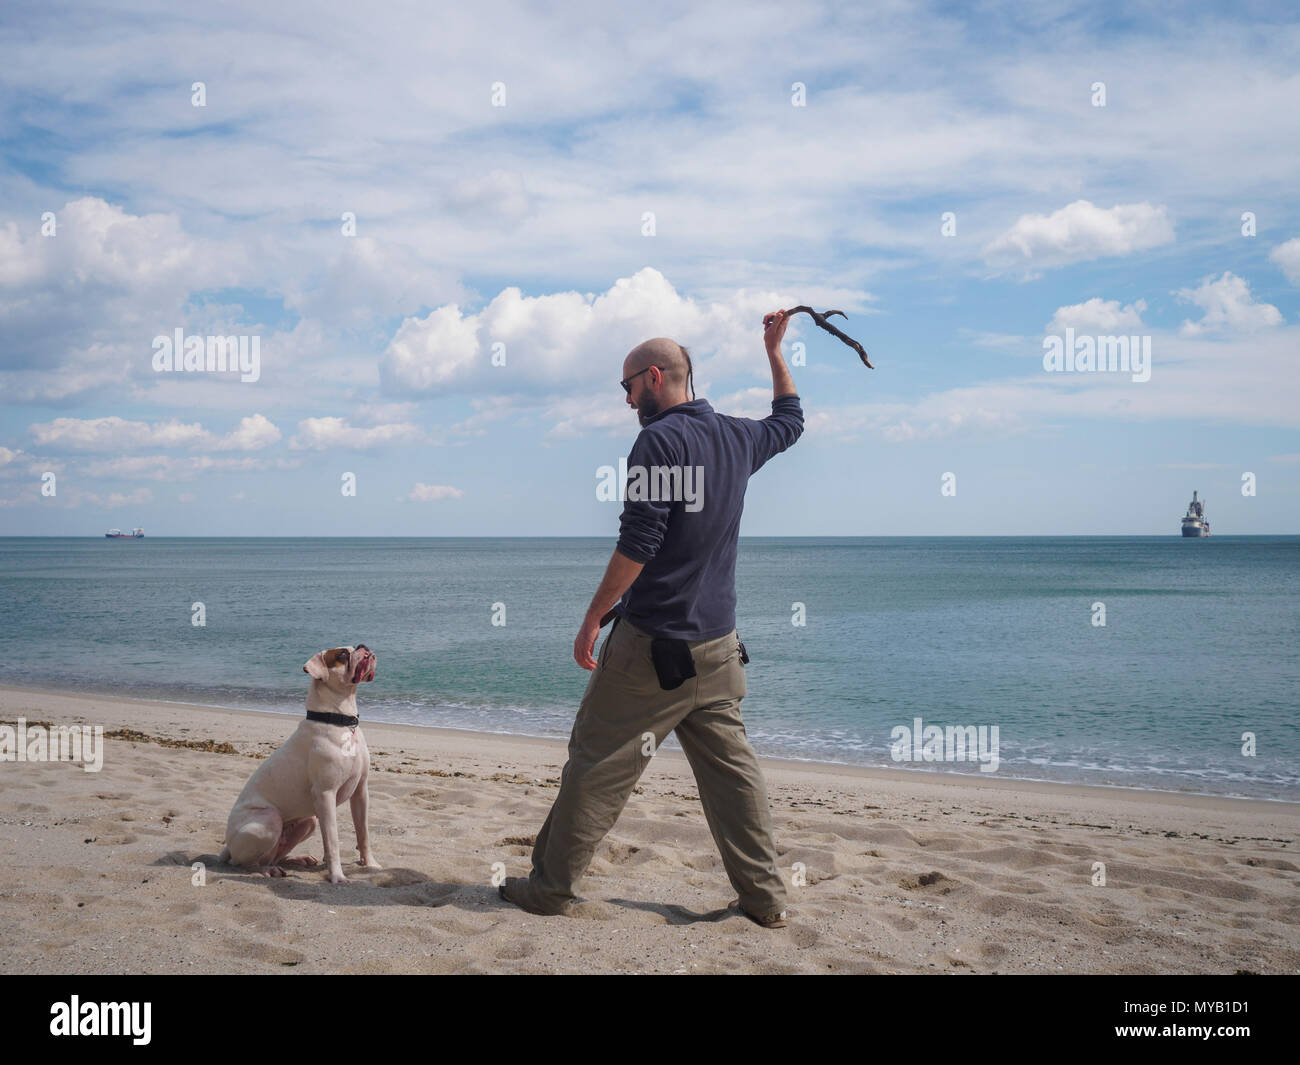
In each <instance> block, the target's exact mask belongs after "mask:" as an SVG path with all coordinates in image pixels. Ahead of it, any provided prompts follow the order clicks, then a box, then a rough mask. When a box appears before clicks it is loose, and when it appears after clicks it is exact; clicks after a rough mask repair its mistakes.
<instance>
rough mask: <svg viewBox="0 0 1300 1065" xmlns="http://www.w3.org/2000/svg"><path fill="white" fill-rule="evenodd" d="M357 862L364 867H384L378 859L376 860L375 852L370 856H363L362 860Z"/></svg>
mask: <svg viewBox="0 0 1300 1065" xmlns="http://www.w3.org/2000/svg"><path fill="white" fill-rule="evenodd" d="M357 864H358V865H360V866H361V868H362V869H382V868H383V866H382V865H380V864H379V863H378V862H377V861H375V856H374V855H373V854H371V855H368V856H366V857H363V858H362V859H361V861H359V862H358V863H357Z"/></svg>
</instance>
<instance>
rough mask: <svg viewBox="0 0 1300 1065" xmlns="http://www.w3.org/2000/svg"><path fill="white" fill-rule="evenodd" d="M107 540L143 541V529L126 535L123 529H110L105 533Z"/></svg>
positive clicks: (133, 530)
mask: <svg viewBox="0 0 1300 1065" xmlns="http://www.w3.org/2000/svg"><path fill="white" fill-rule="evenodd" d="M104 538H105V539H106V540H143V539H144V530H143V529H132V530H131V531H130V532H129V533H124V532H123V531H122V530H121V529H109V530H108V532H106V533H104Z"/></svg>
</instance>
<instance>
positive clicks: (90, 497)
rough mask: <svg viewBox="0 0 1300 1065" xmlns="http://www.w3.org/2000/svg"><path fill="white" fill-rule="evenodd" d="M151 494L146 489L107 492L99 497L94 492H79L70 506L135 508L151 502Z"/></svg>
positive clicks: (111, 508)
mask: <svg viewBox="0 0 1300 1065" xmlns="http://www.w3.org/2000/svg"><path fill="white" fill-rule="evenodd" d="M152 499H153V493H152V492H151V491H149V489H147V488H137V489H136V490H135V491H134V492H109V493H108V494H107V495H99V494H97V493H95V492H81V493H79V494H78V495H76V496H75V497H74V498H73V500H72V502H71V504H70V505H71V506H74V507H75V506H80V505H81V504H82V503H89V504H90V505H91V506H96V507H102V508H103V509H104V510H118V509H120V508H121V507H135V506H139V505H140V504H142V503H148V502H150V501H152Z"/></svg>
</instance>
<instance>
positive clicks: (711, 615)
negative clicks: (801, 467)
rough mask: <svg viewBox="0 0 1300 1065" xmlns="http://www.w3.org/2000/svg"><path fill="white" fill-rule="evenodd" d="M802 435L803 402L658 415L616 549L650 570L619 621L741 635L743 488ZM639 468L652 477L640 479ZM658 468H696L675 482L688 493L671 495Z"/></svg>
mask: <svg viewBox="0 0 1300 1065" xmlns="http://www.w3.org/2000/svg"><path fill="white" fill-rule="evenodd" d="M802 433H803V408H802V407H801V406H800V405H799V397H798V396H779V397H778V398H776V399H774V400H773V401H772V413H771V414H770V415H768V416H767V417H766V418H763V419H761V420H758V419H754V418H734V417H732V416H731V415H728V414H719V413H717V411H715V410H714V409H713V408H712V407H711V406H709V403H708V400H704V399H694V400H691V401H690V402H689V403H679V404H678V405H677V406H675V407H669V408H668V409H667V410H666V411H663V412H662V413H660V414H658V415H656V416H655V417H654V418H652V419H651V420H650V421H649V423H647V424H646V425H645V426H644V427H643V428H642V430H641V432H640V435H638V436H637V438H636V442H635V443H634V444H633V445H632V450H631V452H630V453H629V454H628V457H627V465H628V480H627V485H626V503H625V505H624V507H623V515H622V519H621V526H620V529H619V537H618V551H619V553H620V554H621V555H624V556H626V557H627V558H630V559H631V560H632V561H633V562H643V563H645V569H643V570H642V571H641V575H640V576H639V577H637V579H636V580H635V581H634V582H633V583H632V587H631V588H629V589H628V590H627V591H626V592H625V593H624V594H623V598H622V599H621V600H619V603H618V606H617V607H616V608H615V609H616V610H617V612H618V613H619V615H620V616H622V617H624V618H626V619H627V620H628V621H629V622H631V623H632V624H633V625H635V626H636V627H637V628H639V629H643V630H645V631H646V632H649V633H652V634H653V635H655V636H669V637H674V638H676V639H682V640H711V639H714V638H715V637H718V636H725V635H726V634H727V633H729V632H730V631H731V630H732V629H734V628H735V627H736V543H737V540H738V539H739V536H740V515H741V511H743V510H744V507H745V488H746V486H747V485H748V483H749V478H750V475H751V474H753V473H756V472H757V471H758V470H759V469H760V468H761V467H762V466H763V464H764V463H765V462H767V460H768V459H770V458H771V457H772V456H773V455H775V454H777V453H778V452H781V451H784V450H785V449H786V448H788V447H789V446H790V445H791V444H793V443H794V442H795V441H796V440H798V439H799V436H800V434H802ZM638 468H640V469H642V470H646V471H647V475H646V476H645V477H640V475H639V474H638ZM656 468H657V469H660V470H662V469H665V468H667V469H669V470H677V471H688V472H684V473H683V474H682V475H681V476H682V478H683V479H682V480H680V481H678V482H676V483H677V484H680V485H681V486H682V489H683V490H681V491H669V490H667V489H669V488H670V487H671V486H672V483H671V482H670V481H669V479H668V478H661V477H656V476H655V470H656ZM647 495H649V496H650V497H651V498H645V497H646V496H647ZM656 496H660V497H664V496H667V497H675V498H654V497H656ZM683 496H687V498H683Z"/></svg>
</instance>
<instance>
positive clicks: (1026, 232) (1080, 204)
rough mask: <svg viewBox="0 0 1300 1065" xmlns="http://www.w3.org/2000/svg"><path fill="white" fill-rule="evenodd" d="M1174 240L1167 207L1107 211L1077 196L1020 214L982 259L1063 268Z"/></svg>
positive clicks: (1147, 205)
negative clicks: (1062, 203)
mask: <svg viewBox="0 0 1300 1065" xmlns="http://www.w3.org/2000/svg"><path fill="white" fill-rule="evenodd" d="M1173 239H1174V227H1173V225H1172V223H1171V222H1170V221H1169V216H1168V212H1167V210H1166V209H1165V208H1164V207H1163V206H1159V207H1157V206H1154V205H1152V204H1150V203H1130V204H1117V205H1116V206H1114V207H1112V208H1110V209H1109V210H1107V209H1103V208H1101V207H1097V206H1096V205H1094V204H1092V203H1089V202H1088V201H1087V200H1075V201H1074V203H1071V204H1068V205H1066V206H1065V207H1062V208H1061V209H1060V210H1059V211H1053V212H1052V213H1051V214H1050V215H1041V214H1026V215H1021V216H1020V218H1019V219H1018V220H1017V222H1016V224H1015V225H1013V226H1012V227H1011V228H1010V229H1008V230H1007V231H1006V232H1004V233H1002V234H1000V235H999V236H997V237H995V238H994V239H993V240H992V241H990V242H989V243H988V244H987V245H986V246H985V248H984V257H985V259H986V260H987V261H988V262H989V263H991V264H993V265H1002V266H1011V265H1025V266H1036V267H1037V266H1061V265H1064V264H1065V263H1072V262H1082V261H1086V260H1089V259H1100V258H1102V257H1104V256H1114V255H1129V254H1131V253H1132V252H1135V251H1143V250H1145V249H1147V248H1155V247H1158V246H1159V245H1161V244H1168V243H1169V242H1170V241H1172V240H1173Z"/></svg>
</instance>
